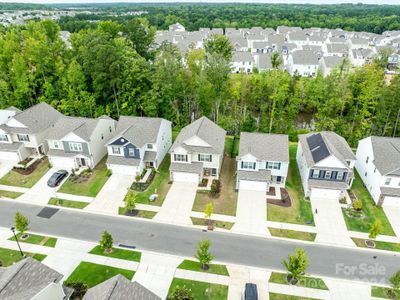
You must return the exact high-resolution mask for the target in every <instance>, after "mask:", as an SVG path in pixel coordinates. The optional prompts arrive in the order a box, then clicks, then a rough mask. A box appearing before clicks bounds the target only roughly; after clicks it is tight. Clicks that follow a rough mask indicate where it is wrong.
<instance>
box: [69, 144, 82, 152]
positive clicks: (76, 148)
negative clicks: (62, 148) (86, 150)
mask: <svg viewBox="0 0 400 300" xmlns="http://www.w3.org/2000/svg"><path fill="white" fill-rule="evenodd" d="M69 149H70V150H71V151H75V152H81V151H82V144H81V143H69Z"/></svg>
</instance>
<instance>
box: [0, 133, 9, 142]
mask: <svg viewBox="0 0 400 300" xmlns="http://www.w3.org/2000/svg"><path fill="white" fill-rule="evenodd" d="M0 142H8V136H7V135H6V134H0Z"/></svg>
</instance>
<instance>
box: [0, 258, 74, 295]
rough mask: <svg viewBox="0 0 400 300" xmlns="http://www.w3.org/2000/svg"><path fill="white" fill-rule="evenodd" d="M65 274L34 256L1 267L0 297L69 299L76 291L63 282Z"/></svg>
mask: <svg viewBox="0 0 400 300" xmlns="http://www.w3.org/2000/svg"><path fill="white" fill-rule="evenodd" d="M62 279H63V275H62V274H60V273H58V272H56V271H55V270H53V269H51V268H49V267H47V266H46V265H44V264H42V263H41V262H39V261H37V260H35V259H33V258H30V257H28V258H25V259H23V260H21V261H19V262H17V263H15V264H13V265H11V266H9V267H6V268H1V267H0V299H2V300H14V299H34V300H49V299H51V300H68V299H69V298H70V296H71V294H72V292H73V291H74V290H73V289H71V288H69V287H65V286H63V284H62Z"/></svg>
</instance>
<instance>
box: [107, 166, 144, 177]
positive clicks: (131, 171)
mask: <svg viewBox="0 0 400 300" xmlns="http://www.w3.org/2000/svg"><path fill="white" fill-rule="evenodd" d="M107 167H108V168H109V169H110V170H111V172H112V173H113V174H123V175H134V176H136V175H137V174H138V173H139V170H138V167H134V166H120V165H107Z"/></svg>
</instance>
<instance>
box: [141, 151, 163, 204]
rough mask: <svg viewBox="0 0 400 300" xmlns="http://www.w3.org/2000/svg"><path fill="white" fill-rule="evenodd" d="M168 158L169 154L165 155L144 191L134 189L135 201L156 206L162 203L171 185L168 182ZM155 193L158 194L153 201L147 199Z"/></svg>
mask: <svg viewBox="0 0 400 300" xmlns="http://www.w3.org/2000/svg"><path fill="white" fill-rule="evenodd" d="M170 159H171V158H170V156H169V155H166V156H165V158H164V161H163V162H162V163H161V166H160V168H159V169H158V172H157V174H156V176H155V177H154V179H153V182H152V183H151V184H150V186H149V187H148V188H147V189H146V190H145V191H144V192H136V191H135V194H136V203H142V204H149V205H156V206H161V205H162V204H163V202H164V200H165V197H166V196H167V194H168V191H169V188H170V187H171V185H170V184H169V183H168V182H169V165H170ZM155 193H157V195H158V197H157V199H156V200H155V201H149V197H150V196H151V195H153V194H155Z"/></svg>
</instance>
